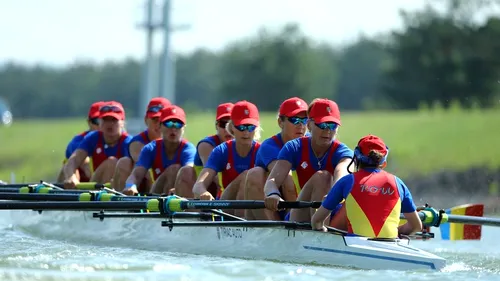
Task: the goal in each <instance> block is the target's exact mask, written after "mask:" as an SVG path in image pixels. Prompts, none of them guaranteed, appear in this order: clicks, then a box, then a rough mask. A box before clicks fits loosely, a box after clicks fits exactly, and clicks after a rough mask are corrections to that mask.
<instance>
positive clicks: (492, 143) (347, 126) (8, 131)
mask: <svg viewBox="0 0 500 281" xmlns="http://www.w3.org/2000/svg"><path fill="white" fill-rule="evenodd" d="M187 117H188V127H187V128H186V134H187V136H186V137H187V138H188V139H189V140H190V141H191V142H193V143H195V144H196V142H197V141H198V140H200V139H201V138H203V137H204V136H206V135H209V134H212V133H213V132H214V125H213V121H212V120H213V118H214V115H213V114H208V113H188V116H187ZM275 117H276V115H275V113H262V115H261V118H262V127H263V129H264V132H263V139H264V138H267V137H269V136H271V135H273V134H275V133H276V132H277V130H278V126H277V123H276V119H275ZM342 118H343V119H342V122H343V125H342V127H341V128H340V131H339V139H340V140H341V141H342V142H344V143H346V144H347V145H349V146H350V147H351V148H354V147H355V145H356V143H357V141H358V139H359V138H360V137H362V136H364V135H366V134H370V133H371V134H376V135H379V136H380V137H382V138H383V139H384V140H385V141H386V143H387V145H388V146H389V148H390V149H391V152H390V156H389V167H388V170H390V171H393V172H397V173H398V175H400V176H402V177H404V176H406V175H410V174H426V173H429V172H431V173H432V172H437V171H439V170H442V169H455V170H463V169H466V168H468V167H471V166H488V167H498V166H500V149H497V148H496V145H497V144H498V143H500V131H499V130H498V122H499V121H500V111H499V110H490V111H464V110H454V111H448V112H444V111H439V110H438V111H419V112H367V113H354V112H353V113H344V114H343V116H342ZM84 129H85V123H84V121H83V120H82V119H70V120H16V121H15V123H14V124H13V125H12V126H11V127H0V179H3V180H5V181H9V180H10V174H11V172H14V173H15V174H16V181H17V182H22V181H24V182H33V181H39V180H40V179H43V180H46V181H49V180H54V179H55V177H56V174H57V172H58V169H59V167H60V165H61V162H62V159H63V157H64V151H65V148H66V145H67V143H68V141H69V140H70V139H71V138H72V137H73V136H74V135H75V134H77V133H80V132H81V131H83V130H84Z"/></svg>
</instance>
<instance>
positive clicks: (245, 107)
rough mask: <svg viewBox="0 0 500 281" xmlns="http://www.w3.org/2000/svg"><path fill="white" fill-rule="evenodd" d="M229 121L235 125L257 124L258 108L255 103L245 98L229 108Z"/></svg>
mask: <svg viewBox="0 0 500 281" xmlns="http://www.w3.org/2000/svg"><path fill="white" fill-rule="evenodd" d="M231 121H233V124H234V125H235V126H239V125H246V124H250V125H255V126H258V125H259V110H258V109H257V106H255V104H253V103H251V102H248V101H246V100H243V101H239V102H237V103H235V104H234V107H233V110H231Z"/></svg>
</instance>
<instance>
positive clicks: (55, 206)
mask: <svg viewBox="0 0 500 281" xmlns="http://www.w3.org/2000/svg"><path fill="white" fill-rule="evenodd" d="M103 195H106V194H103ZM112 196H113V195H112ZM112 198H114V197H112ZM116 198H117V200H120V201H114V202H112V201H108V202H101V201H99V202H79V201H76V202H52V201H51V202H13V201H4V202H0V210H67V211H84V210H94V211H97V210H113V211H118V210H130V211H133V210H149V211H151V212H160V213H164V214H169V213H173V212H180V211H183V210H188V209H264V208H265V205H264V201H257V200H239V201H237V200H213V201H202V200H187V199H184V198H178V197H177V196H167V197H159V198H156V199H149V200H147V201H138V200H141V199H142V198H144V197H125V196H116ZM118 198H120V199H118ZM133 198H137V199H138V200H135V201H133ZM319 206H321V202H306V201H281V202H279V204H278V208H280V209H299V208H319Z"/></svg>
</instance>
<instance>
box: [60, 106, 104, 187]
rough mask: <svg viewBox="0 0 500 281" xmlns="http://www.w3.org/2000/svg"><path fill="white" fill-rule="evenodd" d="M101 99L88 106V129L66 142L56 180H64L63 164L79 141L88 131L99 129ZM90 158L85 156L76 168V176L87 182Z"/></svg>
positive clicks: (90, 174)
mask: <svg viewBox="0 0 500 281" xmlns="http://www.w3.org/2000/svg"><path fill="white" fill-rule="evenodd" d="M102 103H103V101H98V102H95V103H93V104H92V105H91V106H90V109H89V112H88V114H87V126H88V129H87V130H86V131H83V132H82V133H80V134H78V135H76V136H74V137H73V139H71V141H70V142H69V143H68V145H67V146H66V155H65V158H64V160H63V165H62V166H61V170H60V171H59V175H58V177H57V182H63V181H64V171H63V169H64V164H66V163H67V162H68V159H69V157H71V154H73V152H74V151H75V150H76V149H77V148H78V145H79V144H80V142H81V141H82V140H83V138H84V137H85V136H86V135H87V134H88V133H90V132H92V131H97V130H99V108H100V107H101V104H102ZM89 163H90V159H89V157H86V158H85V161H84V162H83V164H82V165H81V166H80V167H79V168H78V171H77V175H76V176H77V177H78V179H79V181H80V182H88V181H89V180H90V177H91V176H92V172H91V170H92V169H91V168H90V165H89Z"/></svg>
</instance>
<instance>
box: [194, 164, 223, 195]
mask: <svg viewBox="0 0 500 281" xmlns="http://www.w3.org/2000/svg"><path fill="white" fill-rule="evenodd" d="M216 175H217V172H216V171H214V170H213V169H210V168H203V170H201V172H200V175H199V176H198V179H197V180H196V183H195V184H194V186H193V194H194V196H195V198H198V197H200V195H201V194H203V193H205V192H207V187H208V185H209V184H210V183H211V182H212V181H213V180H214V178H215V176H216Z"/></svg>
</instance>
